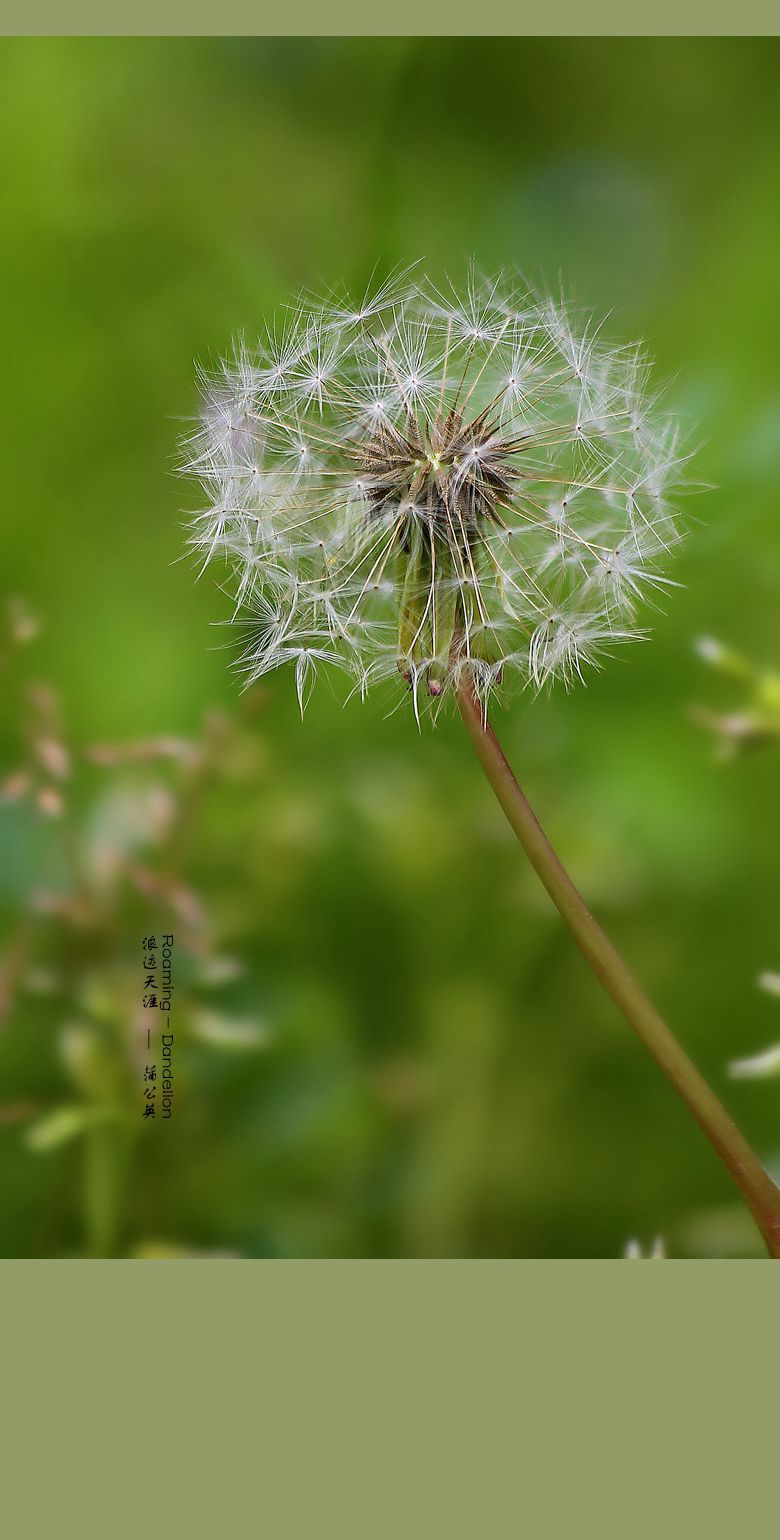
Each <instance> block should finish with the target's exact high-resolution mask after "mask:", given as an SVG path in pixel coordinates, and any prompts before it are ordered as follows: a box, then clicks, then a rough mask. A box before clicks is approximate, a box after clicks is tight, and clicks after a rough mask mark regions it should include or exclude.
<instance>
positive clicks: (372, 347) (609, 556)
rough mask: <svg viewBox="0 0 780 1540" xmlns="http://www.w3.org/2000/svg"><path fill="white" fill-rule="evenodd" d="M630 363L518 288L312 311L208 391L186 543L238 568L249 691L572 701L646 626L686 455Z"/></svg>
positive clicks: (391, 286) (634, 360)
mask: <svg viewBox="0 0 780 1540" xmlns="http://www.w3.org/2000/svg"><path fill="white" fill-rule="evenodd" d="M646 375H647V368H646V364H645V362H644V360H643V358H642V355H641V352H640V351H639V350H638V349H636V348H631V349H625V348H614V347H610V346H609V345H608V344H607V343H606V342H605V341H603V340H602V336H601V333H600V332H599V331H598V330H597V329H596V328H595V327H593V326H592V325H590V324H588V323H584V324H583V325H582V326H581V327H580V328H579V330H577V329H576V327H575V326H574V324H573V323H572V322H571V321H570V319H569V316H568V314H567V313H566V311H565V309H564V308H563V307H562V306H561V305H558V304H555V303H553V302H552V301H551V300H550V299H549V298H547V297H544V296H541V297H539V296H534V295H532V294H529V293H528V292H526V291H525V290H522V289H520V288H518V286H517V285H516V284H513V283H508V282H506V281H501V280H495V281H493V280H491V281H487V280H484V281H480V280H479V279H478V277H477V275H476V274H472V275H471V276H470V278H469V280H468V283H467V288H466V294H465V297H464V298H459V297H458V296H457V295H455V294H451V295H447V294H442V293H439V292H438V291H437V290H435V289H433V288H429V287H427V286H426V285H425V284H424V283H420V282H416V281H415V282H412V281H411V279H403V278H402V279H400V280H397V281H396V282H395V283H392V282H391V283H388V284H385V285H384V286H383V287H382V288H381V289H379V290H378V291H377V293H376V294H375V295H373V296H372V295H370V294H367V295H366V296H365V297H364V299H363V301H362V303H360V304H358V305H357V306H350V305H349V303H348V302H344V301H342V300H338V301H329V302H327V303H323V304H306V303H300V304H299V305H298V306H296V307H295V308H294V309H293V310H292V312H290V313H289V314H287V315H286V317H285V319H284V321H283V322H282V323H281V324H275V325H273V326H272V327H270V328H269V330H268V331H267V333H266V336H265V338H264V339H263V340H262V341H261V342H260V343H259V344H258V347H257V350H256V352H255V353H250V352H249V351H248V350H247V348H246V346H245V344H243V343H241V344H240V345H239V346H238V347H237V348H236V350H235V354H234V356H233V358H232V360H230V361H229V362H226V363H225V364H224V366H223V367H222V369H221V371H220V373H219V375H218V377H217V378H216V379H211V380H209V379H205V380H204V381H203V405H202V412H201V418H200V422H199V425H198V427H197V430H196V432H195V433H194V435H193V436H192V438H191V440H190V441H189V443H188V445H187V449H186V458H185V468H186V470H187V471H188V472H189V473H192V474H194V475H195V476H196V477H197V478H198V479H199V480H200V482H201V485H202V487H203V490H204V492H205V494H206V497H207V498H208V502H209V506H208V508H207V509H206V511H205V512H201V513H199V514H198V515H197V516H196V518H195V520H194V522H193V528H192V534H191V544H192V545H193V547H194V548H195V550H196V551H197V552H198V553H199V555H200V557H201V558H202V559H203V560H204V561H205V562H208V561H210V560H211V559H213V558H214V557H215V556H221V557H223V558H225V559H226V561H227V564H228V567H229V569H230V571H231V573H232V574H233V577H234V591H235V594H236V599H237V616H240V617H241V618H242V619H244V620H245V621H246V624H247V627H248V631H249V637H250V640H249V644H248V646H247V648H246V650H245V653H244V655H243V659H242V662H243V667H244V669H245V671H246V673H247V676H248V678H249V679H250V680H252V679H256V678H257V677H258V676H259V675H260V674H263V673H266V672H267V671H269V670H271V669H275V668H277V667H279V666H280V665H281V664H282V663H286V662H290V663H292V665H293V668H294V673H295V677H296V680H297V688H298V695H299V699H300V700H301V703H302V704H303V703H304V701H305V698H306V690H307V688H308V682H309V681H310V679H311V678H312V676H313V673H314V669H315V666H316V664H317V663H324V662H327V663H329V664H332V665H334V666H335V667H337V668H338V667H340V668H343V669H344V670H346V672H347V673H348V674H349V675H350V676H351V677H352V679H353V680H354V681H355V683H356V685H357V688H358V690H359V693H361V694H362V695H364V694H365V692H366V690H367V688H368V687H369V686H370V685H371V684H373V683H375V682H377V681H380V680H383V679H387V678H388V677H391V676H393V675H400V677H401V679H402V680H403V681H404V682H405V683H406V685H407V686H408V688H409V690H410V693H411V695H412V698H413V701H414V705H415V709H416V711H417V712H418V714H419V710H420V706H421V704H431V703H434V704H435V705H436V706H437V707H438V705H440V704H441V702H442V699H443V698H445V697H447V696H450V697H451V696H452V694H453V693H455V692H456V691H457V686H458V684H459V682H460V680H461V679H462V677H463V676H464V675H465V676H467V677H468V678H469V679H470V681H471V682H472V684H473V686H474V688H475V689H476V691H477V694H478V696H479V697H480V699H481V700H482V701H483V702H486V701H487V699H488V697H489V696H490V695H491V694H492V693H493V692H494V691H495V690H497V689H498V688H499V686H500V685H504V684H509V683H510V682H511V681H513V680H514V681H519V683H520V685H521V686H525V685H530V686H531V687H532V688H534V689H537V690H538V689H541V688H543V687H544V686H545V685H546V684H548V683H549V682H551V681H552V680H554V679H555V678H559V679H561V680H563V682H564V683H565V684H567V685H570V684H572V683H573V682H575V681H576V680H578V679H581V678H582V677H583V671H584V669H585V668H586V667H587V666H589V665H590V666H592V665H594V664H598V663H599V662H600V660H601V658H602V656H603V654H604V653H605V652H606V651H609V650H610V649H611V648H612V647H613V646H614V645H616V644H618V643H621V642H625V641H627V640H629V639H631V638H632V637H636V636H638V635H640V634H641V633H640V632H639V631H638V630H637V626H636V614H637V609H638V607H639V605H640V602H641V600H642V599H643V598H646V597H651V598H652V597H653V596H654V595H657V594H658V593H659V592H661V591H662V590H663V589H664V588H666V587H668V586H669V585H670V583H671V579H670V578H669V577H668V576H666V575H665V574H664V572H663V571H662V570H661V568H662V567H663V565H664V563H665V562H666V561H667V559H668V556H669V552H670V550H671V549H672V547H673V546H674V545H676V543H677V542H678V540H679V539H680V536H681V528H680V519H679V512H678V506H677V499H678V496H679V493H680V491H681V490H682V485H683V470H684V464H685V455H684V454H683V453H682V451H681V449H680V447H679V444H678V441H677V437H676V435H675V433H674V431H673V429H674V425H673V424H670V423H669V421H668V420H667V419H666V418H665V417H664V416H663V415H662V414H661V413H660V411H659V409H658V406H657V402H656V400H655V399H654V398H652V397H650V396H649V395H648V392H647V386H646Z"/></svg>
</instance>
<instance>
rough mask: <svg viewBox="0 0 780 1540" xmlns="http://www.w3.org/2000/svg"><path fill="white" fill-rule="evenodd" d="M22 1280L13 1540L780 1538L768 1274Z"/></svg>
mask: <svg viewBox="0 0 780 1540" xmlns="http://www.w3.org/2000/svg"><path fill="white" fill-rule="evenodd" d="M2 1279H3V1284H4V1301H3V1304H4V1308H3V1312H2V1322H3V1326H2V1335H3V1343H2V1358H3V1391H4V1394H3V1398H2V1403H3V1407H4V1410H5V1413H6V1416H7V1419H8V1428H7V1431H6V1435H5V1438H4V1454H5V1461H4V1466H5V1476H4V1492H3V1510H4V1512H5V1513H6V1514H9V1513H10V1514H12V1515H13V1514H15V1515H16V1519H15V1521H13V1522H11V1523H10V1524H9V1526H8V1528H7V1530H6V1532H7V1533H8V1534H9V1535H11V1534H12V1535H13V1536H14V1540H16V1537H22V1540H25V1537H27V1536H31V1537H32V1536H35V1537H38V1536H43V1535H47V1534H53V1535H57V1534H59V1533H60V1532H61V1531H62V1530H63V1529H64V1530H65V1532H66V1533H77V1534H79V1535H81V1536H84V1537H86V1540H91V1537H93V1536H95V1537H97V1536H100V1537H101V1540H103V1537H113V1536H114V1535H120V1536H122V1535H124V1534H130V1533H131V1532H132V1533H133V1534H135V1535H143V1536H145V1535H149V1536H154V1537H156V1536H162V1535H169V1534H170V1535H174V1534H175V1535H185V1534H192V1533H194V1534H196V1535H200V1534H204V1535H205V1534H211V1535H220V1536H223V1535H224V1536H230V1537H232V1536H234V1535H244V1534H247V1535H253V1534H255V1533H257V1534H259V1535H263V1536H268V1537H269V1540H286V1537H288V1536H289V1537H295V1540H298V1537H300V1540H304V1537H308V1536H309V1535H312V1536H316V1537H319V1536H320V1535H325V1536H330V1535H333V1536H339V1537H340V1540H352V1537H355V1540H383V1537H385V1536H387V1537H388V1540H389V1537H393V1540H396V1537H399V1540H401V1537H403V1540H406V1537H407V1536H408V1537H410V1540H417V1537H420V1540H429V1537H430V1540H439V1537H442V1540H444V1537H447V1540H449V1537H450V1536H461V1535H463V1536H469V1537H474V1540H476V1537H482V1536H485V1537H489V1540H492V1537H494V1536H496V1537H503V1536H507V1537H509V1536H512V1537H514V1536H516V1535H520V1536H522V1535H525V1534H527V1535H528V1536H529V1537H532V1540H537V1537H540V1540H547V1537H550V1540H558V1537H561V1540H564V1537H568V1536H569V1535H571V1536H573V1537H576V1540H579V1537H580V1536H582V1535H585V1536H588V1535H591V1534H592V1535H594V1536H598V1537H599V1540H612V1537H613V1536H614V1537H615V1540H617V1537H620V1540H624V1537H629V1540H634V1537H635V1536H640V1537H642V1536H645V1535H647V1536H650V1535H653V1536H654V1537H658V1536H669V1537H672V1540H677V1537H678V1536H679V1537H687V1536H699V1535H706V1536H707V1537H708V1540H709V1537H710V1536H719V1535H724V1536H725V1535H726V1534H729V1535H731V1536H733V1535H734V1534H740V1533H756V1532H758V1533H763V1532H767V1533H771V1532H772V1520H771V1516H772V1515H773V1514H774V1513H775V1511H776V1498H773V1492H774V1490H775V1488H776V1474H775V1472H776V1465H777V1448H776V1430H775V1425H776V1390H775V1385H776V1372H775V1369H774V1363H775V1359H776V1342H777V1309H778V1286H779V1285H780V1273H777V1272H776V1273H772V1272H771V1271H770V1270H769V1269H768V1268H767V1267H762V1266H761V1265H760V1264H759V1263H757V1262H755V1263H750V1262H748V1263H740V1262H736V1263H716V1264H714V1265H712V1264H710V1265H709V1266H704V1267H703V1266H702V1265H701V1264H699V1263H684V1262H683V1263H666V1264H662V1265H661V1266H654V1267H647V1266H642V1265H641V1264H639V1265H637V1264H634V1263H627V1262H614V1263H608V1262H605V1263H601V1262H592V1263H587V1262H580V1263H570V1264H560V1263H551V1262H523V1263H514V1262H501V1263H492V1262H485V1263H458V1262H419V1263H404V1262H386V1263H384V1262H353V1263H348V1262H347V1263H342V1262H311V1263H291V1262H277V1263H267V1262H257V1263H251V1262H250V1263H241V1262H223V1261H214V1262H208V1263H203V1264H202V1265H197V1266H192V1265H188V1264H182V1263H177V1262H159V1263H153V1264H152V1265H151V1266H148V1265H142V1264H133V1263H106V1262H93V1263H82V1262H71V1263H68V1262H52V1263H46V1262H43V1263H38V1264H27V1263H7V1264H6V1265H5V1267H4V1269H3V1274H2ZM754 1516H755V1517H756V1518H758V1521H759V1523H758V1528H757V1529H756V1527H755V1524H754Z"/></svg>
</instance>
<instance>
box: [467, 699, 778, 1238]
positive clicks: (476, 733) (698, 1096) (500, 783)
mask: <svg viewBox="0 0 780 1540" xmlns="http://www.w3.org/2000/svg"><path fill="white" fill-rule="evenodd" d="M457 698H458V706H459V708H460V713H461V716H462V718H463V721H464V723H465V726H466V729H467V731H468V734H469V737H470V738H471V741H472V743H473V745H474V748H475V749H476V752H477V755H478V758H479V760H480V763H481V765H482V768H483V770H484V772H485V774H486V776H487V778H488V781H489V782H490V785H491V786H492V788H493V791H494V792H495V794H496V797H497V798H498V801H499V803H500V804H501V807H502V808H503V810H504V813H505V814H506V817H507V819H508V820H509V823H510V825H511V827H512V829H513V830H514V832H515V834H516V835H517V838H518V839H519V841H520V844H521V845H522V847H523V849H524V851H525V853H526V855H527V856H528V859H529V861H530V862H531V865H532V866H533V868H534V870H535V871H536V874H537V876H538V877H539V878H540V879H541V881H542V882H543V884H544V886H545V888H546V889H547V892H548V893H549V895H550V897H551V899H552V901H553V903H554V904H555V906H556V908H557V909H558V911H559V913H560V915H561V918H562V919H563V920H564V922H565V923H566V925H567V926H568V927H569V930H570V931H571V934H572V936H573V937H574V940H575V941H576V943H577V946H578V947H579V949H580V951H581V952H582V955H583V957H584V958H585V961H586V962H587V964H588V966H589V967H590V968H591V970H592V972H593V973H594V974H595V975H596V978H597V979H598V980H599V982H600V983H601V984H602V985H603V986H604V988H605V989H606V991H607V994H608V995H610V996H611V997H612V999H613V1000H614V1002H615V1004H616V1005H617V1007H618V1009H619V1010H621V1011H622V1013H623V1015H624V1016H625V1018H626V1020H627V1021H628V1023H629V1025H630V1026H631V1027H633V1029H634V1031H635V1032H636V1034H637V1036H638V1037H639V1038H641V1040H642V1042H643V1043H644V1045H645V1047H646V1048H647V1049H649V1051H650V1053H651V1054H652V1055H653V1058H654V1059H655V1061H656V1063H657V1064H658V1065H659V1066H660V1068H661V1069H662V1070H663V1072H664V1074H665V1075H666V1078H667V1080H669V1082H670V1083H671V1085H673V1086H674V1089H675V1090H676V1091H677V1093H678V1095H680V1096H681V1097H682V1099H683V1101H684V1102H685V1105H686V1106H687V1107H688V1109H689V1111H690V1112H691V1113H692V1114H693V1116H694V1118H695V1119H696V1122H697V1123H698V1124H699V1126H700V1128H702V1129H703V1130H704V1133H705V1134H706V1135H707V1138H708V1139H709V1140H710V1143H711V1144H712V1146H713V1148H714V1149H715V1150H716V1152H717V1154H718V1155H719V1156H720V1158H721V1160H722V1161H723V1164H724V1166H725V1167H726V1169H727V1171H728V1172H729V1173H730V1175H731V1176H732V1178H733V1180H734V1181H735V1182H736V1184H737V1186H738V1187H739V1189H740V1191H741V1193H742V1196H743V1198H744V1199H745V1202H746V1203H747V1205H748V1208H749V1209H750V1211H751V1213H752V1215H753V1218H754V1219H755V1221H756V1224H757V1225H758V1228H759V1230H760V1231H761V1234H762V1236H763V1238H764V1242H765V1244H766V1247H767V1251H768V1252H769V1255H770V1257H773V1258H778V1259H780V1189H778V1188H777V1187H776V1186H775V1183H774V1182H773V1181H772V1179H771V1177H770V1176H769V1174H768V1172H767V1171H766V1170H765V1169H764V1167H763V1166H762V1164H761V1162H760V1160H759V1159H758V1156H757V1155H756V1154H755V1153H754V1151H753V1150H752V1149H751V1147H750V1145H749V1144H748V1142H747V1140H746V1139H745V1138H744V1137H743V1135H742V1134H741V1133H740V1131H739V1129H738V1128H737V1126H736V1124H735V1123H734V1122H733V1121H732V1119H731V1118H730V1117H729V1114H728V1112H727V1111H726V1109H725V1107H724V1106H723V1105H722V1103H721V1102H720V1101H719V1100H718V1098H717V1096H716V1095H715V1093H714V1091H712V1090H711V1088H710V1086H709V1085H708V1084H707V1081H706V1080H705V1079H704V1077H703V1075H702V1074H700V1072H699V1070H698V1069H697V1068H696V1066H695V1064H693V1063H692V1061H691V1060H690V1059H689V1058H688V1055H687V1054H686V1053H685V1051H684V1050H683V1049H682V1048H681V1047H680V1044H679V1043H678V1042H677V1039H676V1038H675V1037H674V1036H673V1034H672V1033H671V1032H670V1030H669V1028H668V1027H667V1025H666V1023H665V1022H664V1021H663V1020H662V1018H661V1017H660V1016H659V1014H658V1012H657V1011H656V1009H655V1007H654V1006H653V1005H651V1003H650V1001H649V1000H648V999H647V996H646V995H645V994H644V992H643V991H642V989H641V988H640V986H639V984H638V983H637V981H636V979H635V978H634V977H633V975H632V974H631V973H630V972H629V970H628V968H627V967H626V964H625V963H624V961H623V959H622V957H621V956H620V954H619V952H617V951H616V950H615V948H614V946H613V945H612V943H611V941H610V940H609V939H608V937H607V936H606V935H605V934H604V931H603V930H602V929H601V926H600V925H599V924H598V922H597V921H596V920H595V919H594V918H593V915H592V914H591V913H590V911H589V909H588V908H587V905H586V904H585V902H584V900H583V898H582V896H581V894H580V893H579V892H578V891H577V888H576V887H575V886H574V883H573V882H572V880H571V878H570V877H569V875H568V872H567V871H566V870H565V868H564V867H563V866H562V865H561V862H560V861H559V859H558V857H557V855H556V853H555V851H554V850H553V847H552V845H551V844H550V841H549V840H548V838H547V836H546V834H545V833H544V830H543V829H542V827H541V825H540V824H539V822H538V820H537V818H536V816H535V814H534V812H533V809H532V808H531V806H530V804H529V803H528V801H527V800H526V797H525V795H524V793H523V792H522V791H521V789H520V786H519V785H518V783H517V781H516V779H515V777H514V775H513V773H512V769H511V767H510V765H509V763H508V761H507V759H506V756H505V755H504V752H503V750H502V748H501V745H500V743H499V741H498V739H497V738H496V735H495V733H494V732H493V729H492V727H491V726H490V724H489V722H488V721H487V718H486V716H485V712H484V710H483V707H482V705H481V703H480V701H479V700H478V699H477V696H476V694H475V692H474V688H473V684H472V681H471V679H470V677H469V675H468V671H467V670H463V671H462V672H461V675H460V679H459V681H458V685H457Z"/></svg>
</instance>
